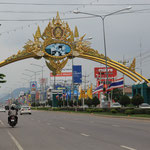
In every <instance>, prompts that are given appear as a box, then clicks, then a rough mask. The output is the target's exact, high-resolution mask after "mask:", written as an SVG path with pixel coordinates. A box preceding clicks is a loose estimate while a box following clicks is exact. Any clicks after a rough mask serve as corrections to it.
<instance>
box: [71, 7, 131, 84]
mask: <svg viewBox="0 0 150 150" xmlns="http://www.w3.org/2000/svg"><path fill="white" fill-rule="evenodd" d="M131 8H132V7H131V6H129V7H126V8H123V9H120V10H117V11H114V12H111V13H108V14H106V15H97V14H92V13H86V12H80V11H73V13H75V14H85V15H90V16H95V17H99V18H101V19H102V26H103V42H104V52H105V63H106V75H107V80H106V85H107V86H108V69H107V52H106V37H105V18H106V17H108V16H111V15H114V14H117V13H119V12H122V11H125V10H129V9H131Z"/></svg>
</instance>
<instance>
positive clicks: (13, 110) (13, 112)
mask: <svg viewBox="0 0 150 150" xmlns="http://www.w3.org/2000/svg"><path fill="white" fill-rule="evenodd" d="M17 115H18V110H17V109H16V107H15V104H12V105H11V107H10V109H9V111H8V123H9V122H10V117H11V116H15V118H16V122H18V117H17Z"/></svg>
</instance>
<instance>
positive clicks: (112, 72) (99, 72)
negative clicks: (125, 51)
mask: <svg viewBox="0 0 150 150" xmlns="http://www.w3.org/2000/svg"><path fill="white" fill-rule="evenodd" d="M107 70H108V79H109V81H113V80H114V78H115V77H116V76H117V70H116V69H114V68H111V67H108V68H107ZM94 77H95V78H97V79H100V78H101V81H105V80H106V78H107V73H106V67H96V68H94Z"/></svg>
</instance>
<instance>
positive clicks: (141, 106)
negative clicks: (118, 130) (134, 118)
mask: <svg viewBox="0 0 150 150" xmlns="http://www.w3.org/2000/svg"><path fill="white" fill-rule="evenodd" d="M139 108H145V109H147V108H149V109H150V105H149V104H147V103H142V104H141V105H139Z"/></svg>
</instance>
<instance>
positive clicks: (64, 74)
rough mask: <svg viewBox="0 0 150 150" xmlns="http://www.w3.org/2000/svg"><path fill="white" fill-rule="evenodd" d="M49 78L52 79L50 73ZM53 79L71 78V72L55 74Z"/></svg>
mask: <svg viewBox="0 0 150 150" xmlns="http://www.w3.org/2000/svg"><path fill="white" fill-rule="evenodd" d="M50 77H54V75H53V74H52V73H50ZM55 77H72V72H61V73H60V74H57V75H56V76H55Z"/></svg>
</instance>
